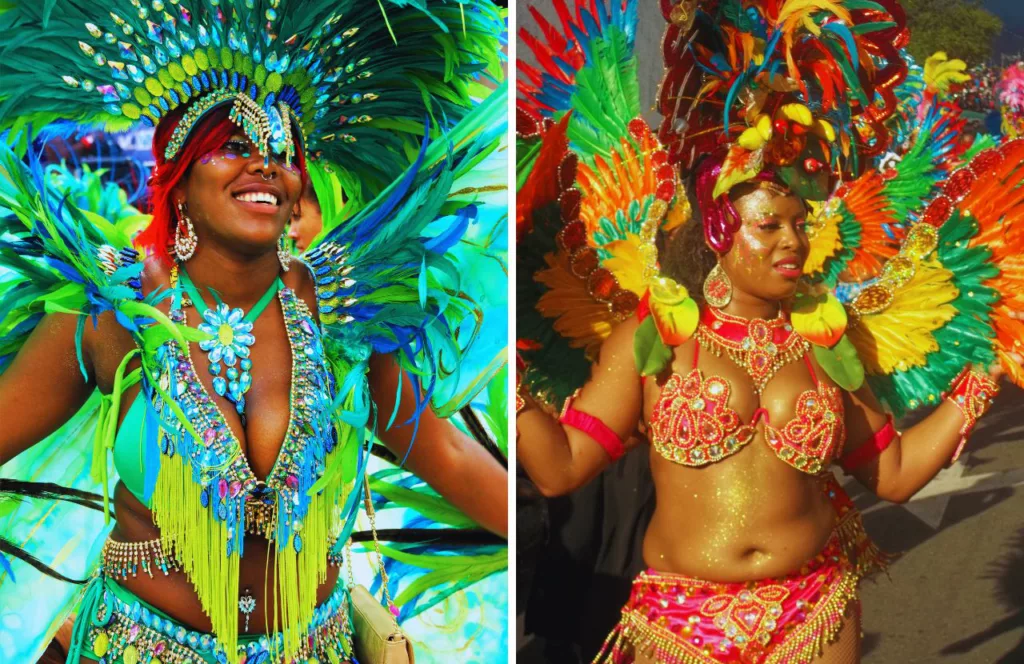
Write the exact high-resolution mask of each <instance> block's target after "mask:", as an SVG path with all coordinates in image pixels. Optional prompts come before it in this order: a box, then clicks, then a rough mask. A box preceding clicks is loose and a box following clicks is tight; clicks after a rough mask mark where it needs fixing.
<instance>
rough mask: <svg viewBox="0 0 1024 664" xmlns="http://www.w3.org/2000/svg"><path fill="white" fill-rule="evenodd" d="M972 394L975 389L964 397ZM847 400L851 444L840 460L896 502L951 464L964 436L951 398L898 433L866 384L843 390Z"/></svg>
mask: <svg viewBox="0 0 1024 664" xmlns="http://www.w3.org/2000/svg"><path fill="white" fill-rule="evenodd" d="M976 396H977V391H976V390H975V392H974V394H972V395H969V396H968V400H969V399H971V398H976ZM993 396H995V395H994V394H988V395H987V398H988V399H991V397H993ZM845 405H846V426H847V441H848V443H849V444H848V446H847V448H846V450H845V451H844V455H843V459H842V461H841V462H842V465H843V466H844V467H845V468H846V470H847V472H849V473H851V474H852V475H853V476H854V477H856V478H857V479H858V480H859V481H860V482H861V483H862V484H864V485H865V486H867V487H868V488H869V489H871V490H872V491H873V492H874V493H875V494H876V495H877V496H878V497H879V498H882V499H884V500H889V501H892V502H894V503H903V502H906V501H908V500H910V498H911V497H913V495H914V494H915V493H917V492H918V491H920V490H921V489H922V488H923V487H924V486H925V485H926V484H928V482H930V481H931V480H932V478H934V477H935V475H936V474H938V472H939V471H940V470H942V468H944V467H945V466H947V465H949V463H950V461H951V460H952V459H953V458H954V455H955V454H956V453H957V451H958V449H959V448H960V445H961V441H962V439H963V436H962V435H961V430H962V429H963V428H964V424H965V417H964V414H963V411H962V410H961V408H960V407H958V406H957V405H955V404H954V403H953V402H952V400H951V399H946V400H944V401H943V402H942V404H941V405H939V407H938V408H936V409H935V410H934V411H933V412H932V413H930V414H929V415H928V416H927V417H925V418H924V419H923V420H921V421H920V422H918V423H917V424H915V425H914V426H912V427H910V428H909V429H907V430H906V431H904V432H902V433H900V432H898V431H896V429H895V424H894V423H893V422H892V421H891V419H890V417H889V416H888V415H887V414H886V413H885V411H884V410H883V409H882V407H881V405H880V404H879V403H878V400H877V399H876V398H875V396H874V394H872V393H871V390H870V388H868V387H867V386H866V385H865V386H864V387H862V388H861V389H860V390H858V391H857V392H854V393H847V394H846V404H845Z"/></svg>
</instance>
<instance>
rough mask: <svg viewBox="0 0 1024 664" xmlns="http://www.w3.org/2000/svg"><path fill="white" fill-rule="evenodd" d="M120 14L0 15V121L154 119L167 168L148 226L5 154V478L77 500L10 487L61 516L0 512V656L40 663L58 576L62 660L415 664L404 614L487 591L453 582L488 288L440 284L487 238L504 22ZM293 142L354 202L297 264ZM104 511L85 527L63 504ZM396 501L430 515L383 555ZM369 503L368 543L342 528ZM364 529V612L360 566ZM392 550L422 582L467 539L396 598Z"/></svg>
mask: <svg viewBox="0 0 1024 664" xmlns="http://www.w3.org/2000/svg"><path fill="white" fill-rule="evenodd" d="M123 4H124V6H123V7H122V6H120V5H119V4H118V3H114V5H111V6H105V7H104V8H103V9H104V11H102V12H96V11H95V7H94V6H93V5H92V4H90V3H86V2H79V1H78V0H58V2H56V3H51V6H49V7H48V8H47V10H46V12H45V15H42V14H40V13H39V12H38V8H37V7H36V6H35V5H34V3H31V2H14V3H8V6H5V8H4V9H3V10H0V42H2V43H4V44H17V46H12V47H11V48H8V49H7V51H8V52H9V53H11V59H10V67H9V68H8V67H7V65H5V73H4V88H3V89H2V90H0V132H3V131H4V130H6V129H8V128H13V130H14V133H12V134H11V138H12V140H13V139H15V138H17V132H18V131H20V130H22V129H23V128H24V127H26V126H37V125H41V124H45V122H48V121H51V120H56V119H63V118H73V119H75V120H76V121H80V122H84V123H86V124H90V125H91V124H98V123H104V124H107V125H113V126H127V125H130V124H136V123H138V124H143V125H150V126H155V132H154V140H153V155H154V159H155V162H156V169H155V172H154V173H153V176H152V178H151V180H150V183H149V193H150V199H149V200H150V208H151V212H152V218H151V220H150V221H149V224H148V225H147V226H146V228H145V230H143V231H142V232H141V233H140V234H139V235H137V236H136V237H131V236H130V235H129V234H128V233H127V232H126V230H125V228H124V227H122V226H120V225H117V224H115V223H113V222H112V221H110V220H107V219H104V218H102V217H101V216H100V215H99V214H97V212H96V211H95V210H90V209H87V208H86V206H81V205H79V204H76V203H75V202H74V201H71V200H65V196H66V191H65V190H64V189H62V188H61V186H59V183H57V182H55V181H52V180H50V179H47V178H44V177H42V176H41V167H40V165H39V163H38V161H37V155H35V153H34V152H32V151H30V152H29V155H28V157H27V158H26V160H25V161H22V160H20V159H19V158H18V156H17V155H16V154H15V152H14V151H13V150H12V149H11V148H10V147H8V146H7V145H0V237H3V241H4V243H5V245H7V244H9V245H10V246H11V247H12V248H13V251H10V252H7V251H4V252H3V253H2V254H0V255H2V258H0V264H3V265H6V266H9V267H10V268H12V269H13V270H14V274H15V276H14V278H13V280H11V281H5V282H4V283H3V285H2V288H0V353H2V354H0V422H3V423H4V426H3V430H2V431H0V463H3V464H4V466H3V476H4V477H14V478H17V479H19V480H29V479H31V480H39V479H41V478H43V479H50V478H51V476H52V473H53V472H54V471H55V470H56V469H60V471H61V472H60V473H59V474H60V480H61V481H60V482H59V484H62V485H65V486H64V487H63V488H61V487H59V486H55V485H52V484H45V485H42V484H39V483H37V482H33V481H28V482H25V481H19V482H17V483H15V484H6V483H5V484H3V485H0V491H2V492H3V494H2V495H0V497H5V496H7V495H9V494H13V495H16V496H18V499H19V500H26V501H27V499H28V498H33V499H39V498H41V497H42V498H45V499H58V500H60V499H65V500H66V501H67V503H66V504H64V505H62V506H59V507H56V508H52V509H48V510H47V511H46V514H45V515H43V516H42V517H37V516H36V515H38V514H39V513H38V512H35V511H33V510H32V509H31V501H27V504H26V506H25V507H24V508H20V507H19V508H18V509H14V510H12V511H4V512H3V514H2V516H3V518H4V523H3V526H4V528H3V531H2V532H0V535H2V537H0V545H2V548H0V552H2V553H0V562H3V564H4V565H3V569H2V570H0V597H2V602H0V603H2V605H3V607H4V608H3V611H4V618H3V620H0V660H3V661H18V662H32V661H35V659H37V658H38V656H39V653H40V651H41V650H42V648H43V647H45V645H46V642H47V641H48V639H49V638H50V637H52V636H53V633H54V632H55V631H56V630H57V628H58V627H59V624H60V621H61V620H62V619H63V617H64V616H66V615H67V612H68V611H69V610H70V609H71V608H73V607H74V600H75V599H78V598H79V597H80V595H79V594H76V593H75V592H74V589H69V588H65V587H64V586H63V585H61V584H60V583H58V582H57V581H56V580H57V579H61V580H62V581H70V580H73V578H72V577H74V576H78V577H83V578H84V577H87V578H88V581H87V583H86V588H85V593H84V597H81V603H80V604H79V605H78V606H77V617H76V619H75V625H74V632H73V636H72V638H71V643H70V650H69V653H68V661H69V662H75V663H77V662H79V661H86V662H87V661H94V660H95V661H98V662H101V663H103V664H137V662H140V661H141V662H164V663H165V664H184V663H191V664H199V663H200V662H206V663H209V664H212V663H214V662H220V663H222V664H223V663H224V662H228V663H230V664H242V663H243V662H248V663H249V664H257V663H261V662H265V663H268V664H269V663H271V662H275V663H276V662H287V663H289V664H291V663H293V662H302V663H307V662H308V663H310V664H312V663H314V662H316V663H320V662H335V663H337V662H339V661H345V662H355V661H360V662H362V663H363V664H372V663H373V662H380V661H385V660H384V656H385V651H388V650H390V654H388V655H387V657H395V656H400V657H405V658H406V661H407V660H408V659H410V658H411V655H410V654H409V653H408V647H409V646H408V641H407V640H406V639H405V637H404V635H403V633H402V631H401V628H400V627H399V625H398V618H402V619H403V620H405V619H411V618H415V617H416V615H417V614H418V613H420V612H422V611H425V610H427V609H429V608H433V607H437V610H440V611H442V612H443V611H447V610H449V608H450V607H452V606H455V607H458V606H460V604H459V602H463V603H466V602H476V603H479V598H478V597H477V596H476V595H475V594H474V592H476V591H474V590H473V588H472V587H467V586H468V585H469V584H467V583H466V579H467V578H468V579H473V580H475V581H480V580H482V579H484V578H485V577H487V576H488V575H490V574H494V573H496V572H500V571H501V570H502V569H503V568H504V563H503V561H504V543H503V537H504V536H505V534H506V532H507V524H508V514H507V472H506V470H505V468H504V467H503V464H502V458H501V455H500V453H499V454H497V455H493V454H492V453H491V448H490V447H488V444H490V443H491V440H490V437H489V435H488V432H487V431H486V429H485V428H484V427H482V426H479V422H477V423H476V424H477V426H476V427H472V426H462V421H461V420H459V419H449V418H450V416H451V415H452V414H453V413H457V412H460V411H461V410H463V409H465V408H468V404H469V403H470V402H471V401H473V400H475V399H476V398H477V396H478V393H479V392H480V390H481V388H482V387H483V386H485V385H486V384H487V383H488V382H489V381H490V380H491V379H494V380H501V379H500V378H494V375H495V373H496V372H497V371H498V369H499V368H500V364H499V363H494V362H493V358H492V357H487V358H486V361H483V362H482V361H481V358H480V357H478V355H479V354H480V352H481V351H478V350H477V345H476V341H477V339H478V332H479V329H480V327H481V325H482V322H481V318H482V314H481V311H482V310H483V308H484V306H483V304H481V303H479V302H478V301H477V300H475V299H474V296H477V295H479V290H474V288H473V286H472V285H467V286H463V284H462V283H460V280H459V278H458V275H459V269H460V266H461V265H462V264H463V263H464V261H466V260H467V258H472V256H468V257H467V253H471V252H472V251H474V250H470V249H466V248H463V247H460V246H459V245H460V243H461V242H460V241H461V240H462V239H463V237H464V235H465V234H466V233H467V231H468V225H469V221H470V220H472V221H476V222H477V223H478V224H480V225H481V226H484V227H486V228H488V229H489V231H490V232H494V233H500V232H501V229H502V228H503V226H502V225H501V224H502V223H503V219H504V215H505V212H504V209H503V208H504V205H501V206H500V208H499V205H498V204H497V203H496V201H500V200H501V198H500V196H501V191H502V188H503V184H504V181H505V175H504V174H505V169H504V160H505V156H504V155H505V154H506V153H505V151H504V149H503V145H504V144H505V141H506V140H507V139H506V138H505V133H506V124H505V123H506V120H505V115H506V110H505V100H506V99H507V95H506V92H505V88H504V86H503V84H502V82H501V77H502V67H501V61H500V60H501V58H500V55H499V50H500V40H501V38H502V35H503V33H504V21H503V12H502V11H500V10H499V9H497V8H496V7H495V6H494V5H493V4H492V3H490V2H488V1H478V2H472V3H464V2H461V1H458V0H415V1H414V2H407V1H406V0H401V1H397V0H395V1H387V2H382V3H372V4H367V3H363V2H357V1H356V0H343V1H341V2H338V1H336V0H334V1H331V2H312V3H310V2H302V3H298V2H296V3H292V2H288V1H286V0H265V1H264V0H255V1H250V0H247V1H246V2H244V3H241V2H239V3H224V2H218V1H216V0H181V2H174V3H170V4H168V5H167V6H165V5H164V3H162V2H156V1H155V0H154V2H152V3H149V4H147V5H146V6H143V5H140V4H139V3H138V2H137V1H136V0H132V1H131V2H125V3H123ZM150 9H152V13H150ZM110 10H113V11H110ZM229 10H230V11H229ZM156 21H159V23H158V22H156ZM115 35H117V36H115ZM279 35H283V36H285V38H284V39H279V38H278V37H279ZM122 36H123V37H124V39H126V40H129V41H123V40H121V38H122ZM119 40H121V41H119ZM52 53H60V54H64V57H62V58H55V57H54V56H53V55H52ZM67 54H72V55H67ZM129 56H131V57H129ZM124 60H127V61H129V62H131V63H137V64H128V63H126V62H124ZM51 69H52V71H51ZM57 71H60V72H63V73H62V74H60V75H57V74H56V73H55V72H57ZM452 72H458V73H457V74H453V73H452ZM39 81H43V83H41V84H40V83H39ZM48 81H49V82H55V83H54V84H53V85H52V86H50V85H48V84H47V83H46V82H48ZM494 88H497V89H496V91H495V92H493V93H491V92H490V90H491V89H494ZM55 98H61V99H64V98H67V101H66V102H62V103H61V104H60V105H58V106H55V105H54V103H53V101H52V100H53V99H55ZM101 100H102V101H101ZM353 109H358V113H355V112H354V111H353ZM434 118H439V119H440V120H439V121H438V120H433V119H434ZM27 138H29V139H32V138H34V136H33V135H28V136H27ZM307 154H315V155H316V158H317V168H318V169H320V170H319V171H318V173H319V180H318V181H319V182H321V183H322V184H326V187H325V189H324V190H323V191H322V192H318V193H319V194H321V195H322V198H323V199H324V200H330V197H331V196H332V194H333V192H335V191H336V190H340V187H338V183H337V181H334V180H332V179H331V178H330V177H328V176H327V175H325V174H333V175H334V177H336V178H338V179H339V180H342V181H344V182H345V186H346V187H349V188H354V189H355V190H356V191H358V193H359V194H360V196H359V197H358V200H359V201H370V202H369V203H366V204H360V205H359V206H345V208H344V213H342V209H341V207H340V206H334V205H330V206H327V207H326V208H325V214H324V224H325V226H326V230H325V232H324V233H322V234H321V235H320V239H319V241H318V242H316V243H315V245H314V246H312V247H311V248H310V251H308V252H307V253H305V254H304V255H303V256H292V255H291V254H290V253H289V252H288V251H287V250H286V248H285V242H284V238H285V234H286V227H287V225H288V223H289V221H290V219H291V217H292V213H293V210H294V208H295V207H296V204H297V203H298V202H299V199H300V196H301V194H302V192H303V191H304V189H305V187H306V186H307V183H308V182H309V180H310V174H309V172H308V168H307V160H306V159H307ZM496 192H497V193H496ZM472 246H473V247H476V249H475V251H478V252H481V253H483V252H488V250H489V247H488V246H486V245H485V244H484V243H480V244H477V243H472ZM495 256H497V257H499V258H500V252H499V253H498V254H493V255H492V254H489V258H490V259H491V260H493V258H494V257H495ZM87 318H88V319H90V320H91V322H92V324H90V325H86V324H85V321H86V319H87ZM481 366H484V367H486V368H484V369H481V368H480V367H481ZM472 417H475V415H474V414H473V413H472V412H468V414H467V415H466V418H467V421H468V420H469V419H471V418H472ZM69 420H71V423H70V424H69V425H68V426H65V427H63V428H61V427H62V425H65V423H66V422H68V421H69ZM474 421H475V420H474ZM467 431H468V433H467ZM474 437H475V438H476V440H474ZM377 443H382V444H383V446H382V448H381V449H376V444H377ZM492 447H493V446H492ZM371 456H377V457H380V458H381V459H380V460H377V459H375V460H374V461H373V462H372V464H373V465H371V462H370V461H369V460H370V457H371ZM83 459H87V461H86V462H85V463H83V462H82V460H83ZM110 462H112V464H111V463H110ZM393 465H400V466H402V467H401V468H395V467H393ZM370 468H372V469H373V470H375V471H376V474H375V475H374V476H372V477H371V476H370V474H369V470H368V469H370ZM410 472H411V473H413V474H414V475H410V474H409V473H410ZM371 485H372V487H373V490H372V491H371V489H370V487H371ZM427 485H429V488H428V486H427ZM111 487H112V488H113V491H112V500H111V499H110V489H111ZM101 496H102V497H101ZM5 504H8V503H5ZM19 505H20V503H19ZM100 505H101V506H102V507H101V509H102V510H103V512H104V513H105V516H106V517H107V524H105V525H104V526H95V525H94V523H93V522H91V521H89V520H88V519H87V518H84V519H81V518H79V516H78V515H77V514H76V513H75V512H74V510H75V509H84V508H88V507H93V508H95V507H98V506H100ZM385 506H386V507H392V508H397V507H401V508H402V509H403V510H406V511H404V512H402V514H403V515H404V514H406V513H407V512H408V511H410V510H413V509H415V510H419V512H413V513H412V515H411V516H406V517H404V518H405V521H406V522H408V523H413V524H415V525H416V526H417V527H418V528H419V529H420V530H417V529H412V530H408V531H405V532H403V533H401V534H400V536H397V535H393V537H395V539H398V540H399V541H397V542H392V543H391V546H390V547H384V546H381V545H380V544H379V543H378V540H379V539H384V537H385V533H383V532H382V533H378V530H377V525H376V518H375V513H376V512H375V507H385ZM364 508H365V510H366V512H367V514H368V517H369V526H370V530H369V531H368V532H363V533H360V532H354V531H355V530H356V524H357V519H358V518H359V515H360V513H361V511H362V510H363V509H364ZM392 511H394V510H392ZM438 521H440V522H441V523H437V522H438ZM44 522H45V527H43V524H44ZM108 524H112V528H108V527H106V526H107V525H108ZM399 525H407V523H402V524H399ZM367 539H371V540H372V541H373V542H374V545H375V546H374V547H373V549H374V550H375V552H376V556H377V560H376V565H377V566H378V567H379V570H376V572H379V583H380V584H381V585H382V586H383V587H382V588H381V593H382V596H383V600H382V601H377V600H374V599H373V598H372V597H371V596H370V595H369V593H368V592H367V591H366V589H365V588H360V587H358V586H357V585H356V584H355V582H354V580H353V578H352V577H353V574H352V572H351V566H352V563H353V562H357V561H353V558H354V557H355V558H359V556H358V555H356V554H353V553H352V544H353V543H354V542H359V541H366V540H367ZM55 540H60V542H61V543H60V544H59V545H58V543H57V542H56V541H55ZM382 552H388V553H391V554H393V555H394V556H396V558H397V559H400V560H401V561H402V563H403V564H407V561H409V560H412V561H415V562H416V563H417V564H416V565H415V566H414V567H418V568H419V569H444V568H445V567H446V565H447V561H448V560H452V559H453V558H452V556H451V554H453V553H456V554H459V555H458V556H457V558H458V560H459V565H460V570H462V574H461V575H460V576H459V577H458V578H453V577H451V575H447V576H444V578H442V579H437V578H436V577H437V576H440V575H434V576H431V577H429V578H419V579H416V580H415V582H409V581H408V577H410V576H412V575H414V574H416V573H415V572H408V571H406V572H405V573H402V570H400V569H395V562H394V561H388V560H386V559H383V558H382V557H381V553H382ZM343 564H347V565H348V566H349V570H350V571H349V574H348V576H349V581H347V582H345V581H339V577H340V576H341V575H340V570H341V568H342V565H343ZM53 568H58V569H53ZM60 569H64V570H67V571H68V572H69V573H68V574H61V573H60V571H59V570H60ZM71 570H73V571H71ZM39 571H43V572H48V573H49V574H50V578H46V577H43V576H42V575H40V574H39ZM389 572H391V574H390V576H389ZM389 579H390V580H391V583H392V585H394V584H395V583H398V584H401V585H399V586H397V587H396V598H397V599H398V601H399V602H400V604H401V605H402V609H401V610H400V609H399V605H398V604H396V603H395V602H392V596H391V594H390V589H389V585H388V584H389ZM368 585H371V587H372V586H373V584H368ZM486 587H487V588H489V589H491V590H492V591H493V590H494V588H495V584H491V585H489V586H486ZM40 589H45V590H44V591H40ZM398 589H401V590H402V592H401V593H398V592H397V590H398ZM424 593H427V594H426V595H424ZM505 601H506V596H505V594H504V592H499V593H498V594H497V595H496V596H492V597H488V602H490V603H491V604H493V605H494V606H501V605H503V603H504V602H505ZM490 615H494V614H490ZM12 625H17V627H16V628H14V631H10V630H11V629H12V628H11V626H12ZM483 631H484V632H487V633H493V634H494V635H495V636H487V634H484V635H483V636H479V635H478V636H475V637H473V638H468V639H467V638H464V639H463V642H462V643H461V644H460V645H459V647H460V649H461V651H463V652H467V653H474V656H476V657H477V658H478V659H479V661H486V662H497V661H504V660H505V657H506V654H505V651H504V645H503V643H502V638H503V636H504V634H505V633H506V626H505V624H504V620H501V621H497V622H495V623H494V624H491V625H487V627H486V629H485V630H483ZM416 638H417V640H418V642H422V643H423V645H424V646H425V647H426V648H427V650H426V651H424V650H420V651H419V652H418V653H417V654H418V657H417V659H420V660H421V661H427V662H429V661H431V653H430V645H431V642H432V641H437V642H438V643H443V647H439V648H438V649H439V651H440V652H441V653H442V654H439V655H437V657H438V659H436V660H435V661H444V657H445V656H444V654H443V652H444V649H445V648H449V647H451V645H450V644H449V643H448V642H449V641H450V640H451V639H449V637H448V636H447V635H442V634H437V635H430V634H427V635H422V634H417V637H416ZM466 641H469V643H467V642H466ZM389 644H390V645H389ZM396 648H397V649H399V650H401V652H400V653H396V652H395V649H396ZM386 661H389V662H390V661H394V660H392V659H387V660H386ZM398 661H401V660H398Z"/></svg>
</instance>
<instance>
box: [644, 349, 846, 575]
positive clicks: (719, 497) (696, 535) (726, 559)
mask: <svg viewBox="0 0 1024 664" xmlns="http://www.w3.org/2000/svg"><path fill="white" fill-rule="evenodd" d="M680 358H685V359H680ZM692 358H693V350H692V346H691V345H690V344H686V345H684V346H683V347H680V348H679V349H677V351H676V360H675V362H674V366H673V367H672V370H673V371H675V372H677V373H679V374H681V375H685V374H686V373H687V372H689V371H690V370H692V369H693V366H692ZM699 365H700V368H701V370H702V371H703V372H705V375H707V376H721V377H723V378H725V379H726V380H728V381H729V383H730V385H731V387H732V397H731V399H730V404H729V405H730V406H731V407H732V408H734V409H735V410H736V412H737V413H738V414H739V415H740V417H741V418H742V419H743V421H744V422H750V420H751V417H752V415H753V413H754V412H755V411H756V410H757V409H758V408H764V409H765V410H766V411H767V413H768V416H769V417H770V418H771V422H772V423H773V425H775V426H778V425H782V424H785V423H786V422H787V421H788V420H789V419H790V418H791V417H792V416H793V410H794V408H793V403H794V402H795V400H796V398H797V396H798V395H799V394H800V393H801V392H803V391H804V390H807V389H813V388H814V382H813V380H812V378H811V377H810V375H809V373H808V371H807V368H806V366H805V365H804V364H803V363H802V362H800V363H791V364H789V365H787V366H786V367H784V368H782V369H781V370H780V371H779V372H778V374H777V375H776V376H775V377H774V378H773V379H772V381H771V382H770V383H769V384H768V386H767V387H766V388H765V390H764V393H763V394H762V395H761V396H760V398H759V397H758V395H756V394H755V393H754V390H753V388H752V386H751V385H752V384H751V382H750V379H749V378H748V377H747V375H746V374H745V372H744V371H743V370H742V369H741V368H740V367H737V366H736V365H735V364H733V363H732V362H731V361H729V360H728V359H724V358H717V357H714V356H710V355H709V354H704V355H702V356H701V359H700V363H699ZM820 373H821V372H819V375H820ZM663 383H664V377H659V380H657V381H655V380H653V379H649V380H648V381H647V385H646V386H645V390H644V402H645V421H647V422H649V418H650V416H651V413H652V410H653V406H654V403H655V402H656V401H657V399H658V396H659V394H660V385H661V384H663ZM650 458H651V474H652V476H653V478H654V486H655V495H656V496H657V506H656V508H655V512H654V516H653V518H652V520H651V523H650V525H649V526H648V529H647V533H646V535H645V537H644V545H643V546H644V550H643V553H644V561H645V563H646V564H647V565H648V566H649V567H651V568H654V569H656V570H658V571H661V572H668V573H672V574H682V575H685V576H689V577H693V578H698V579H703V580H707V581H719V582H730V583H731V582H742V581H755V580H759V579H765V578H771V577H778V576H783V575H786V574H789V573H792V572H797V571H799V570H800V567H801V566H802V565H803V564H804V563H805V562H807V561H808V560H810V559H811V558H813V557H814V556H815V555H817V554H818V553H819V552H820V551H821V550H822V549H823V548H824V546H825V543H826V542H827V541H828V538H829V536H830V535H831V534H832V530H833V528H834V526H835V523H836V515H835V512H834V510H833V508H832V505H831V503H830V502H829V500H828V496H827V495H826V492H825V490H824V486H823V485H824V480H823V479H822V477H820V476H815V475H810V474H807V473H804V472H801V471H799V470H797V469H795V468H793V467H792V466H790V465H788V464H787V463H785V462H784V461H782V460H781V459H779V458H778V456H776V453H775V452H774V451H773V450H772V448H771V447H770V446H769V445H768V443H767V442H766V441H765V439H764V431H763V423H759V424H758V426H757V433H756V435H755V436H754V438H753V440H751V441H750V442H749V443H748V444H747V445H746V446H745V447H743V448H742V449H740V450H739V451H737V452H735V453H733V454H732V455H730V456H728V457H726V458H724V459H722V460H720V461H718V462H716V463H711V464H709V465H706V466H702V467H690V466H686V465H682V464H678V463H675V462H672V461H670V460H668V459H665V458H664V457H662V456H661V455H660V454H658V452H656V451H655V450H654V448H653V447H651V453H650Z"/></svg>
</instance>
